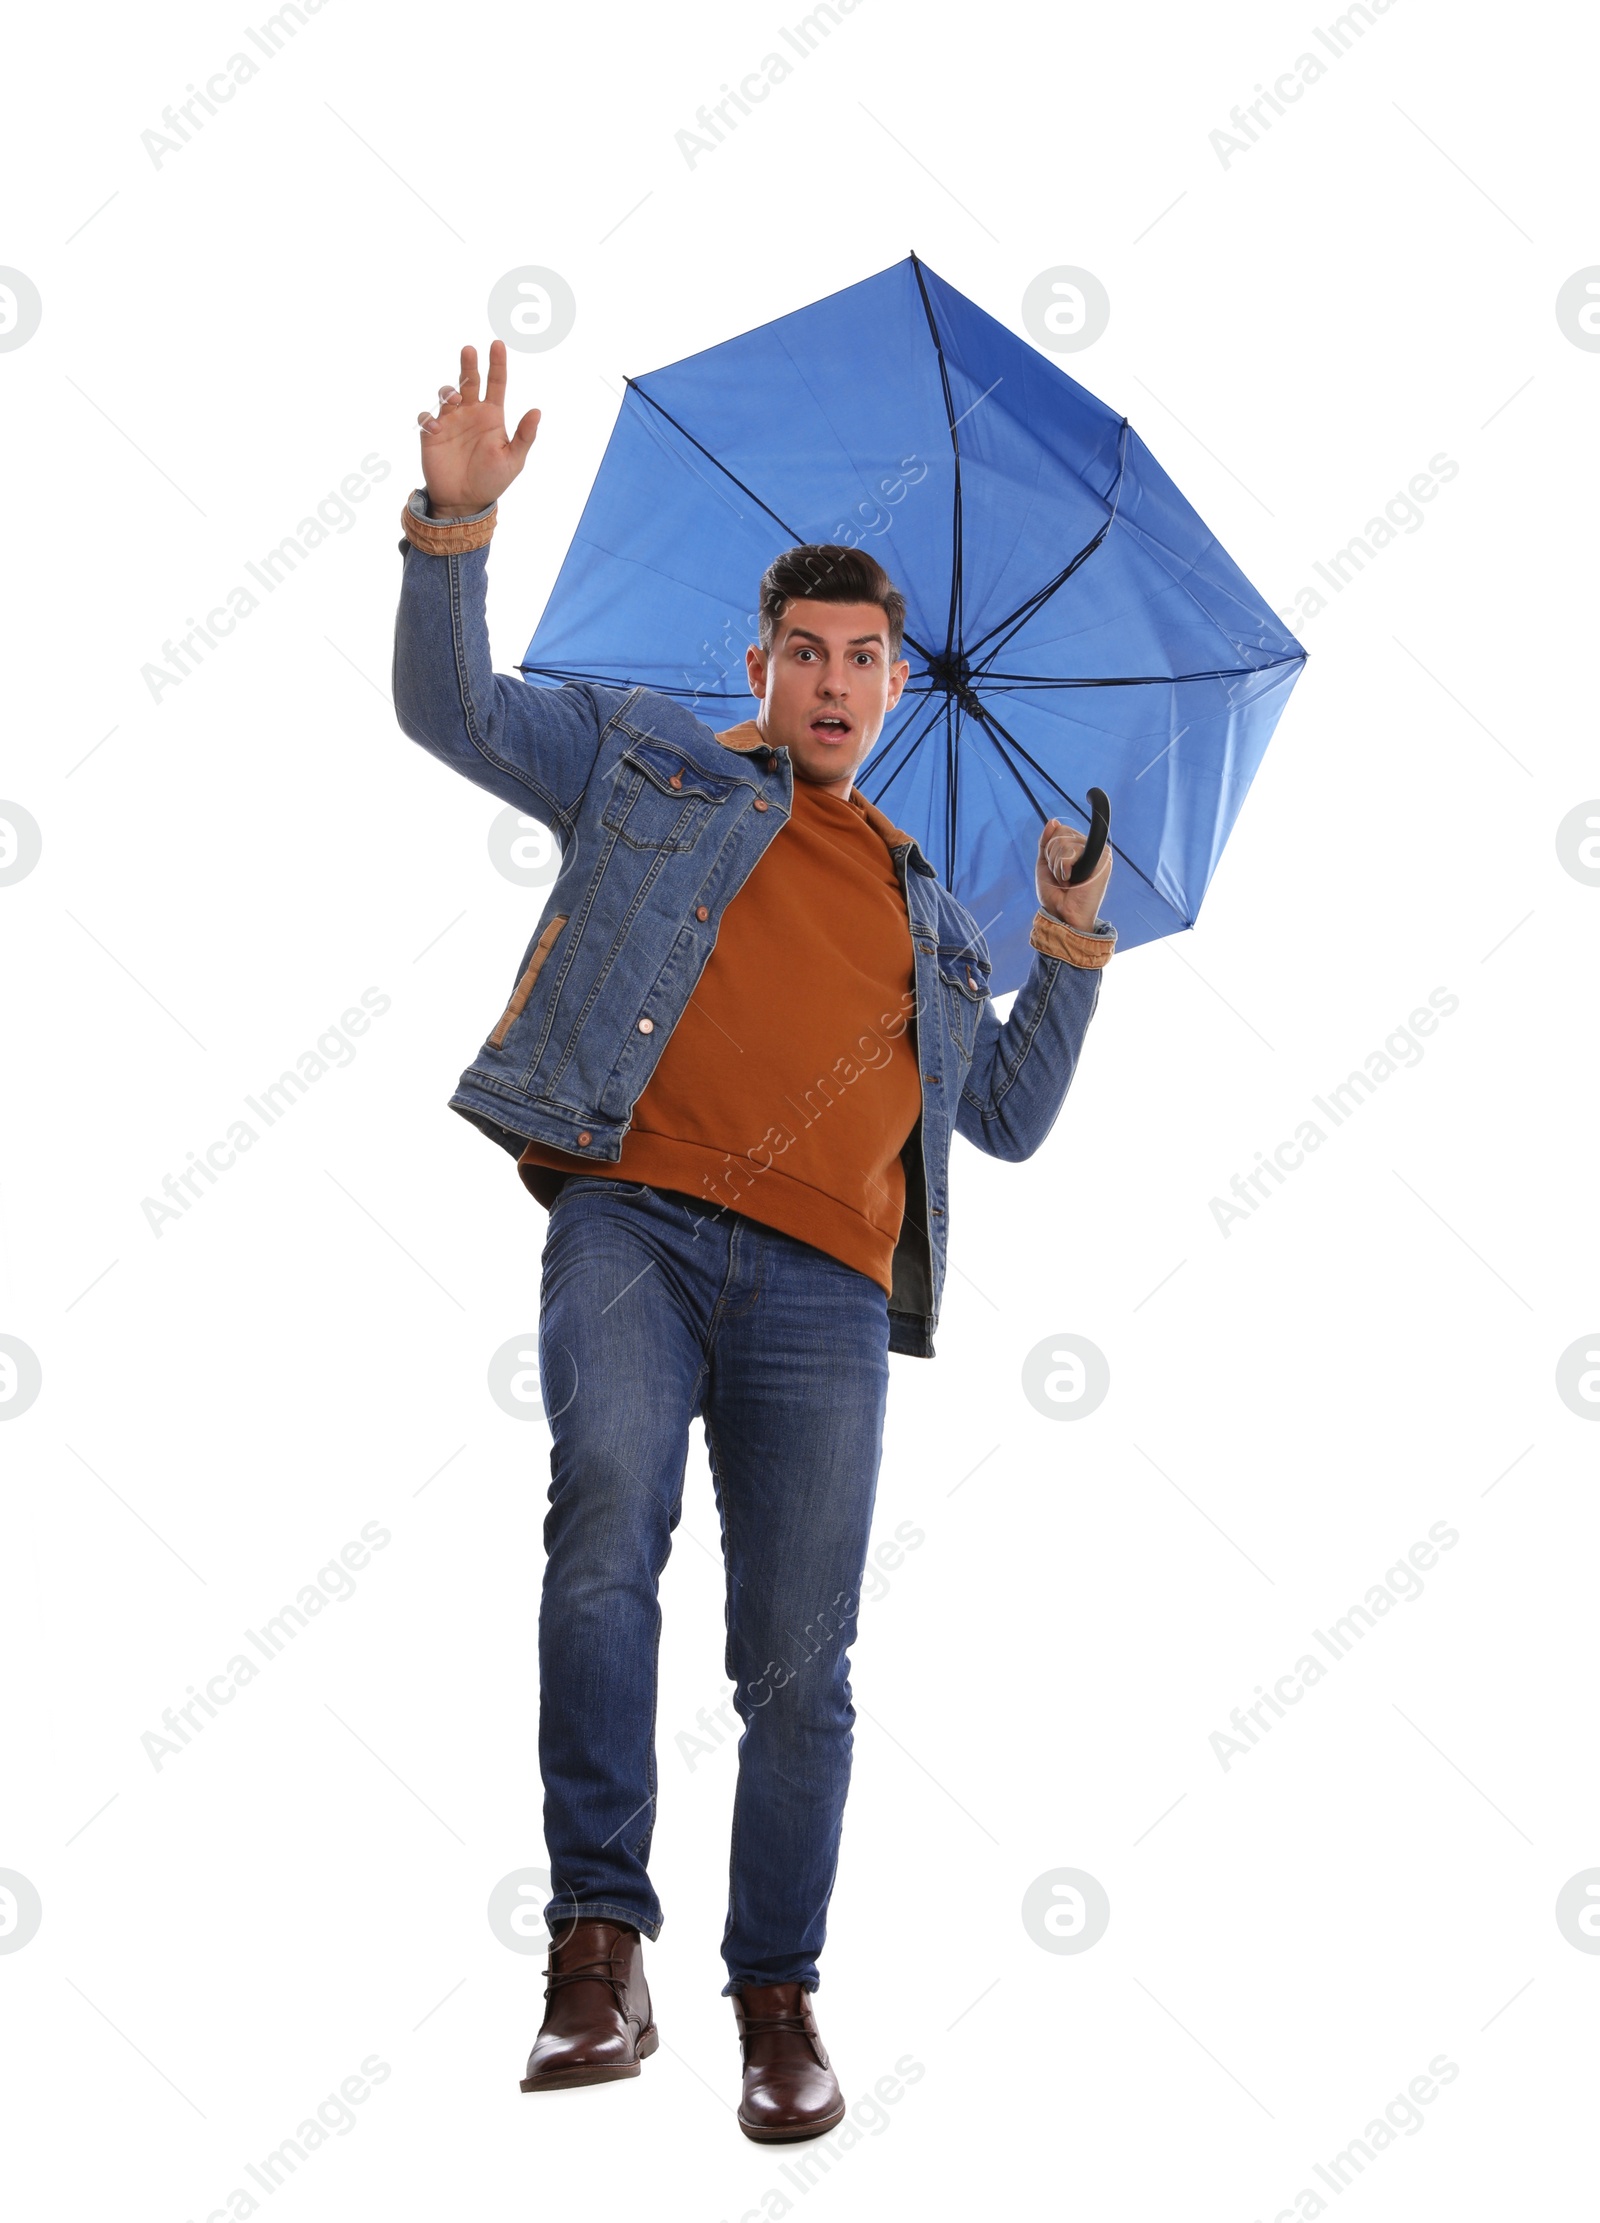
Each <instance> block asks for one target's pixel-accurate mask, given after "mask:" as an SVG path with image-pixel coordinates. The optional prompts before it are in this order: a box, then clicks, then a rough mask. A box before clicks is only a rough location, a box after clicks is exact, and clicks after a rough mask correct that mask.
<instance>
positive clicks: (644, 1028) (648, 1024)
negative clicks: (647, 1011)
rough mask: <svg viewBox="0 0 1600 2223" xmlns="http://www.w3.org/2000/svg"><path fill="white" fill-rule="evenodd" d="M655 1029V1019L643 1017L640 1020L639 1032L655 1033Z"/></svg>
mask: <svg viewBox="0 0 1600 2223" xmlns="http://www.w3.org/2000/svg"><path fill="white" fill-rule="evenodd" d="M655 1031H656V1023H655V1021H654V1019H641V1020H640V1021H639V1032H640V1033H641V1034H654V1033H655Z"/></svg>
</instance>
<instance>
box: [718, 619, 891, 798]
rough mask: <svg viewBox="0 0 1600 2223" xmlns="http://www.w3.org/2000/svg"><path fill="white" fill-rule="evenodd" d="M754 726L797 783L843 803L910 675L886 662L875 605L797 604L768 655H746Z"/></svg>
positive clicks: (757, 651) (885, 636) (884, 628)
mask: <svg viewBox="0 0 1600 2223" xmlns="http://www.w3.org/2000/svg"><path fill="white" fill-rule="evenodd" d="M745 668H746V670H747V671H748V673H749V676H750V692H751V693H752V694H753V695H759V696H760V697H761V708H760V710H759V711H758V712H757V714H756V724H757V725H758V726H759V727H760V729H761V731H762V734H763V735H764V737H765V738H766V739H767V740H768V741H770V742H771V743H772V744H773V746H774V747H775V748H784V749H787V750H788V752H789V756H790V760H791V762H792V763H793V765H794V772H795V778H796V779H800V780H809V781H810V782H811V783H812V784H813V785H814V786H817V787H827V788H831V789H832V790H833V791H834V792H835V793H836V794H839V795H848V794H849V792H850V787H851V782H852V780H853V778H854V775H855V771H856V767H857V766H858V765H859V764H861V763H862V761H863V760H864V759H865V757H866V756H867V754H868V753H869V751H870V750H871V748H872V745H873V743H874V742H875V741H876V740H877V738H878V735H879V734H880V732H881V731H882V730H883V721H884V719H885V718H886V717H887V716H888V714H889V712H890V711H891V710H892V709H893V708H894V706H895V704H896V703H897V702H898V701H899V700H900V690H901V688H902V687H904V685H905V683H906V681H907V679H908V678H909V677H910V675H911V666H910V665H909V664H908V663H907V662H906V660H905V658H904V657H901V658H900V659H899V660H898V661H897V662H895V663H891V662H890V661H889V621H888V618H887V617H886V616H885V615H884V613H883V611H882V610H881V609H880V608H879V606H878V604H877V603H876V602H811V601H807V600H805V599H803V598H797V599H796V600H794V601H792V602H791V603H790V604H789V607H788V608H787V609H786V610H785V611H784V613H783V616H782V617H781V618H780V619H779V620H778V622H777V625H776V626H775V627H774V628H773V638H772V649H771V652H770V654H769V653H768V652H767V651H766V650H765V649H761V648H751V649H747V650H746V651H745Z"/></svg>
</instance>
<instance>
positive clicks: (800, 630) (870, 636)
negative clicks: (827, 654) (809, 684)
mask: <svg viewBox="0 0 1600 2223" xmlns="http://www.w3.org/2000/svg"><path fill="white" fill-rule="evenodd" d="M788 638H789V639H790V640H791V641H815V642H816V643H817V646H818V647H819V648H826V647H827V645H828V644H827V642H826V641H825V640H824V639H823V637H822V635H821V634H820V633H813V632H812V631H811V630H810V628H809V627H808V626H804V625H791V626H790V628H789V632H788ZM884 638H885V635H884V634H882V633H881V632H880V633H855V634H852V635H851V637H850V639H849V640H848V641H846V642H845V644H844V645H845V647H846V648H863V647H865V645H866V644H867V642H868V641H881V640H883V639H884Z"/></svg>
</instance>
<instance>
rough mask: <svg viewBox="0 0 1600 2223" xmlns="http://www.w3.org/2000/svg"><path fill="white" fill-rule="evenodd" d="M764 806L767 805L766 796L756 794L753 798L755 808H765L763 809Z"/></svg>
mask: <svg viewBox="0 0 1600 2223" xmlns="http://www.w3.org/2000/svg"><path fill="white" fill-rule="evenodd" d="M766 807H767V798H766V797H765V796H764V795H758V796H757V797H756V800H755V808H756V809H757V810H765V809H766Z"/></svg>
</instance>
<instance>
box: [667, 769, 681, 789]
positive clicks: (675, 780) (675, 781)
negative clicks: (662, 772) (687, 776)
mask: <svg viewBox="0 0 1600 2223" xmlns="http://www.w3.org/2000/svg"><path fill="white" fill-rule="evenodd" d="M667 785H668V787H682V785H683V774H682V773H681V772H674V773H673V775H672V777H671V779H670V780H668V782H667Z"/></svg>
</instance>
